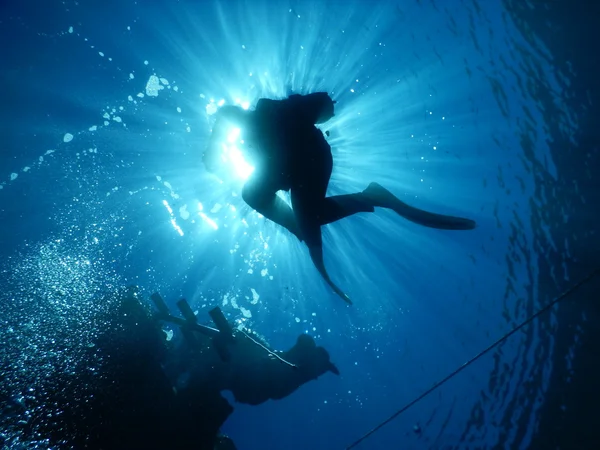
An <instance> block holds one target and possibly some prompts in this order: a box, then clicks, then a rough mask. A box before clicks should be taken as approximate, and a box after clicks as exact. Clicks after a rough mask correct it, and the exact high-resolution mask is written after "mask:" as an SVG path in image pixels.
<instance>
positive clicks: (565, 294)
mask: <svg viewBox="0 0 600 450" xmlns="http://www.w3.org/2000/svg"><path fill="white" fill-rule="evenodd" d="M598 275H600V269H596V270H594V271H592V272H591V273H590V274H589V275H588V276H586V277H585V278H583V279H582V280H580V281H579V282H577V283H575V284H574V285H573V286H571V287H570V288H569V289H567V290H566V291H564V292H563V293H562V294H560V295H559V296H558V297H556V298H555V299H554V300H552V301H551V302H550V303H548V304H547V305H546V306H544V307H543V308H542V309H540V310H539V311H538V312H536V313H534V314H532V315H531V316H529V317H528V318H527V319H525V321H523V322H521V323H520V324H519V325H517V326H516V327H515V328H513V329H512V330H510V331H509V332H508V333H506V334H505V335H503V336H502V337H500V338H499V339H498V340H497V341H495V342H493V343H492V344H490V345H489V346H488V347H486V348H485V349H484V350H482V351H481V352H479V353H478V354H476V355H475V356H473V357H472V358H471V359H470V360H468V361H467V362H465V363H464V364H463V365H462V366H459V367H457V368H456V369H455V370H454V371H452V372H451V373H450V374H448V375H447V376H446V377H444V378H442V379H441V380H440V381H438V382H437V383H435V384H434V385H433V386H431V387H430V388H429V389H427V390H426V391H425V392H423V393H422V394H420V395H419V396H418V397H416V398H415V399H413V400H412V401H410V402H408V403H407V404H406V405H404V406H403V407H402V408H400V409H399V410H398V411H396V412H395V413H394V414H392V415H391V416H390V417H388V418H387V419H385V420H384V421H383V422H381V423H380V424H379V425H377V426H376V427H375V428H373V429H372V430H370V431H369V432H367V433H366V434H364V435H363V436H362V437H360V438H359V439H357V440H356V441H354V442H353V443H352V444H350V445H349V446H348V447H346V450H350V449H351V448H354V447H356V446H357V445H358V444H360V443H361V442H362V441H364V440H365V439H367V438H368V437H369V436H371V435H372V434H374V433H376V432H377V431H379V430H380V429H381V428H383V427H384V426H385V425H387V424H388V423H390V422H391V421H392V420H394V419H395V418H396V417H398V416H399V415H400V414H402V413H403V412H404V411H406V410H407V409H408V408H410V407H411V406H413V405H414V404H415V403H417V402H419V401H421V400H423V399H424V398H425V397H427V396H428V395H429V394H431V393H432V392H433V391H435V390H436V389H437V388H439V387H440V386H441V385H442V384H444V383H446V382H447V381H448V380H450V379H451V378H453V377H454V376H455V375H458V374H459V373H460V372H462V371H463V370H464V369H466V368H467V367H468V366H470V365H471V364H473V363H474V362H475V361H477V360H478V359H479V358H481V357H482V356H483V355H485V354H486V353H488V352H489V351H490V350H492V349H493V348H494V347H496V346H498V344H501V343H502V342H504V341H505V340H506V339H508V338H509V337H511V336H512V335H513V334H515V333H516V332H517V331H519V330H520V329H521V328H523V327H524V326H525V325H528V324H529V323H531V322H532V321H533V320H534V319H536V318H537V317H539V316H540V315H542V314H544V313H545V312H546V311H548V310H550V309H551V308H552V307H553V306H554V305H556V304H557V303H558V302H560V301H561V300H563V299H564V298H565V297H568V296H569V295H571V294H572V293H573V292H575V291H576V290H577V289H579V288H580V287H581V286H582V285H584V284H585V283H587V282H588V281H590V280H592V279H593V278H595V277H596V276H598Z"/></svg>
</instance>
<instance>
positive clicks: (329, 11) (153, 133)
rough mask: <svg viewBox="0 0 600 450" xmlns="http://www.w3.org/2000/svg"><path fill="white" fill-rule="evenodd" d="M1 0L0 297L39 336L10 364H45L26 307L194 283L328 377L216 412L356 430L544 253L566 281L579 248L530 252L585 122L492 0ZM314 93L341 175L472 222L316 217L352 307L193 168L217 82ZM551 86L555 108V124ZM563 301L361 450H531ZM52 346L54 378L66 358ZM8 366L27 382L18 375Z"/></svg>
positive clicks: (478, 321)
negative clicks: (328, 366) (327, 367)
mask: <svg viewBox="0 0 600 450" xmlns="http://www.w3.org/2000/svg"><path fill="white" fill-rule="evenodd" d="M2 8H3V10H2V22H1V23H0V27H1V28H0V29H1V30H2V35H1V36H2V40H3V42H5V43H6V44H3V45H2V50H1V53H0V56H1V58H2V61H3V62H2V86H3V87H2V90H3V94H2V95H3V100H2V105H1V106H0V126H1V127H2V128H1V135H2V143H1V145H2V149H1V150H2V153H1V155H0V187H1V189H0V207H1V209H2V212H1V216H0V220H1V221H2V236H3V239H2V241H1V242H0V246H1V247H0V251H1V252H2V256H3V260H4V265H3V269H4V272H3V273H4V274H6V277H5V278H4V277H3V279H2V283H5V284H6V286H5V288H4V293H3V296H2V297H0V301H1V302H2V305H0V307H6V308H7V314H5V315H4V319H5V320H6V323H7V327H8V326H10V327H11V330H12V331H10V333H21V334H22V335H23V336H25V338H24V339H26V340H28V342H30V343H32V345H30V346H22V347H19V348H18V349H15V350H13V351H12V353H11V358H12V359H13V361H15V358H16V361H17V362H15V364H16V365H18V366H19V367H21V368H22V369H23V370H27V371H30V373H34V374H35V373H37V372H36V370H41V369H39V367H40V363H39V361H42V360H43V361H46V359H47V358H46V356H44V354H43V351H42V349H43V345H41V344H40V345H37V346H36V345H34V344H35V343H36V342H38V340H39V339H41V338H40V337H39V335H40V333H39V332H38V331H39V327H40V326H41V325H40V323H41V322H44V324H46V325H47V324H55V325H56V326H57V327H59V326H60V324H61V321H63V320H67V319H66V318H67V317H76V318H77V319H76V320H77V321H78V322H77V323H78V324H79V325H78V327H79V328H78V329H79V330H80V332H81V333H82V335H83V336H84V335H85V333H86V332H89V333H93V329H91V327H90V328H86V321H88V320H89V318H90V317H91V316H93V315H94V314H95V311H96V310H101V309H104V308H106V307H107V306H106V305H99V304H98V303H97V296H96V293H97V292H98V291H99V290H101V289H102V288H104V287H106V285H114V286H118V285H125V284H137V285H139V286H140V289H141V290H142V292H143V293H144V295H146V296H147V295H149V294H150V293H151V292H154V291H159V292H161V294H162V295H163V297H164V298H166V299H169V300H171V301H175V300H177V299H179V298H181V297H185V298H186V299H188V300H189V302H190V303H191V305H192V307H193V308H194V309H195V310H199V317H203V319H207V316H206V312H207V311H208V309H209V308H210V307H212V306H215V305H220V306H221V307H222V309H223V310H224V312H225V313H226V314H227V315H228V317H229V318H230V319H231V320H232V321H238V322H237V323H239V324H242V323H243V324H244V325H245V326H247V327H250V328H252V329H255V330H257V331H258V332H259V333H260V334H262V335H264V336H265V338H266V339H267V340H268V341H269V342H270V343H271V344H272V346H273V347H275V348H287V347H289V346H291V345H292V344H293V343H294V342H295V339H296V337H297V335H298V334H300V333H309V334H310V335H312V336H313V337H314V338H315V339H316V341H317V343H318V344H319V345H322V346H324V347H325V348H326V349H327V350H328V351H329V352H330V354H331V357H332V360H333V361H334V362H335V364H336V365H337V366H338V367H339V369H340V372H341V376H340V377H336V376H335V375H332V374H327V375H325V376H323V377H322V378H320V379H318V380H317V381H314V382H311V383H309V384H307V385H305V386H303V387H301V388H300V389H299V390H298V391H297V392H295V393H294V394H293V395H291V396H290V397H288V398H286V399H283V400H279V401H270V402H267V403H265V404H263V405H260V406H254V407H250V406H245V405H234V406H235V412H234V413H233V415H232V416H231V418H230V419H229V421H228V422H227V423H226V425H225V427H224V430H223V431H224V432H225V433H227V434H229V435H230V436H231V437H232V438H233V439H234V440H235V441H236V443H237V445H238V447H239V448H240V449H246V450H253V449H256V450H258V449H265V448H274V449H279V448H282V449H283V448H285V449H286V450H300V449H309V448H317V449H321V448H323V449H338V448H345V447H346V446H348V445H350V444H351V443H352V442H353V441H354V440H356V439H358V438H359V437H360V436H361V435H363V434H364V433H366V432H367V431H368V430H369V429H370V428H372V427H373V426H375V425H376V424H377V423H379V422H380V421H382V420H384V419H385V418H387V417H388V416H389V415H390V414H392V413H393V412H394V411H396V410H397V409H399V408H400V407H401V406H402V405H403V404H405V403H407V402H408V401H410V400H412V399H413V398H414V397H415V396H417V395H418V394H419V393H421V392H422V391H424V390H425V389H427V388H429V387H430V386H431V385H432V384H433V383H435V382H436V381H437V380H439V379H441V378H442V377H444V376H445V375H446V374H447V373H449V372H451V371H452V370H454V369H455V368H456V367H457V366H460V365H461V364H463V363H464V362H465V361H467V360H468V359H469V358H471V357H472V356H473V355H474V354H476V353H477V352H479V351H480V350H481V349H483V348H484V347H485V346H487V345H489V344H490V343H491V342H493V341H494V340H496V339H497V338H499V337H500V336H502V335H503V334H504V333H506V332H508V331H509V330H510V329H512V328H513V327H514V326H515V325H516V324H517V323H519V322H521V321H522V320H524V319H525V318H526V317H528V316H529V315H530V314H532V313H533V312H535V311H536V310H538V309H539V308H540V307H542V306H543V305H544V304H546V303H547V302H548V301H549V300H550V298H549V296H548V295H547V294H541V293H540V286H539V281H538V280H539V277H540V272H541V271H542V270H544V271H545V272H544V273H545V274H549V276H548V277H546V278H549V279H551V280H552V281H554V282H555V283H556V286H557V287H556V288H555V287H554V285H552V286H550V287H548V286H546V288H545V289H544V291H543V292H552V293H553V294H554V295H557V294H558V293H559V290H558V286H565V285H568V284H569V283H570V282H571V281H573V280H571V279H570V276H571V275H570V273H569V270H568V266H567V263H566V261H567V260H568V259H569V258H571V257H572V255H570V254H568V253H567V254H565V255H563V258H564V259H563V260H556V258H555V259H553V260H552V261H551V263H548V266H547V267H545V268H543V269H542V268H541V267H540V266H539V261H540V260H544V258H545V256H546V255H548V254H549V252H550V250H551V249H552V248H553V246H554V245H555V243H554V242H553V237H552V236H551V234H550V232H549V229H550V227H551V226H552V225H553V223H551V220H556V217H555V216H554V217H552V219H551V218H550V217H549V215H547V214H545V213H544V211H545V208H546V205H548V204H551V203H553V202H555V201H557V200H556V199H553V198H552V197H549V196H548V192H552V190H551V189H549V190H544V191H540V189H539V188H537V185H536V181H537V180H539V179H540V178H544V179H546V180H550V182H551V181H552V180H553V179H556V178H557V176H558V175H557V167H556V166H555V164H554V162H553V157H552V155H551V152H550V146H551V144H552V140H553V138H552V136H556V135H557V134H559V135H561V136H562V137H563V138H564V140H565V141H569V140H571V141H572V143H573V145H575V144H576V143H577V142H576V138H575V137H574V136H576V133H577V124H578V120H579V114H581V111H580V110H575V109H574V108H572V107H570V106H567V102H566V100H567V99H568V97H569V89H568V87H569V84H570V81H569V80H570V79H569V77H570V76H571V75H573V74H569V73H564V72H562V71H559V70H556V68H555V67H554V66H553V65H552V57H551V55H550V54H549V52H548V50H547V49H546V48H545V47H544V45H543V44H542V43H541V41H537V40H536V39H535V37H532V36H525V35H524V33H523V32H522V30H519V29H517V27H516V25H515V24H514V23H513V19H512V18H511V16H510V15H509V14H508V12H507V11H506V10H505V7H504V5H503V4H502V3H501V2H500V1H497V0H490V1H477V0H472V1H467V0H465V1H453V2H433V1H430V0H423V1H417V2H415V1H401V2H385V1H383V2H367V1H361V0H354V1H344V2H341V1H321V2H317V1H296V2H284V1H281V2H280V1H267V0H262V1H258V0H257V1H237V0H236V1H222V2H217V1H207V2H204V1H202V2H196V1H180V2H171V1H155V2H134V1H116V0H112V1H90V2H83V1H80V2H72V1H65V2H54V1H48V2H33V1H25V2H19V3H18V5H17V4H15V5H12V6H3V7H2ZM9 42H10V43H9ZM151 77H158V79H159V80H158V83H159V84H160V86H161V89H160V90H158V91H157V95H151V94H152V93H153V92H152V90H151V89H150V90H148V89H147V88H148V86H147V84H148V82H149V80H152V79H154V78H151ZM160 79H164V80H163V81H160ZM317 90H324V91H327V92H329V93H331V95H332V97H333V98H335V99H336V100H338V104H337V105H336V108H337V110H336V117H335V118H334V119H333V120H331V121H330V122H328V123H327V124H325V125H324V127H323V129H324V130H329V131H330V132H331V137H330V143H331V146H332V149H333V155H334V161H335V167H334V172H333V176H332V180H331V184H330V194H338V193H345V192H352V191H356V190H362V189H364V188H365V187H366V186H367V184H368V183H369V182H371V181H377V182H379V183H381V184H383V185H384V186H386V187H387V188H388V189H389V190H391V191H392V192H394V193H395V194H397V195H398V196H399V197H400V198H401V199H403V200H404V201H406V202H407V203H410V204H413V205H415V206H418V207H420V208H424V209H429V210H432V211H435V212H439V213H446V214H452V215H458V216H464V217H469V218H472V219H474V220H476V221H477V223H478V227H477V228H476V229H475V230H473V231H460V232H451V231H440V230H433V229H426V228H423V227H420V226H418V225H414V224H411V223H408V222H406V221H404V220H402V219H401V218H399V217H397V216H396V215H394V213H392V212H389V211H383V210H382V211H377V212H376V213H375V214H363V215H358V216H353V217H351V218H348V219H345V220H343V221H341V222H338V223H335V224H332V225H329V226H327V227H325V231H324V246H325V258H326V264H327V266H328V267H329V268H330V274H331V276H332V278H333V279H334V280H336V282H338V283H339V284H340V285H341V286H342V287H343V289H344V290H345V291H346V292H347V293H348V294H349V295H350V297H351V298H352V299H353V300H354V306H353V307H351V308H349V307H347V306H346V305H345V304H344V303H343V302H342V301H341V300H340V299H339V298H337V297H336V296H335V295H334V294H333V293H332V292H330V289H329V288H328V287H327V286H326V285H325V284H324V283H323V282H322V281H321V279H320V277H319V275H318V273H317V272H316V270H315V269H314V268H313V267H312V265H311V263H310V260H309V258H308V252H307V251H306V248H305V247H304V246H303V245H301V244H300V243H299V242H297V241H295V240H294V238H293V237H292V236H291V235H290V234H288V233H287V232H286V231H284V230H282V229H279V228H278V227H276V226H275V225H273V224H271V223H268V222H266V221H265V220H264V219H263V218H261V217H259V216H257V214H256V213H254V212H252V211H251V210H250V209H249V208H248V207H247V206H245V205H244V204H243V202H242V200H241V197H240V196H239V190H240V187H241V185H242V180H241V179H240V178H239V177H236V176H235V175H234V174H233V172H232V175H231V177H230V178H226V179H217V178H216V177H214V176H211V175H210V174H208V173H206V171H205V170H204V168H203V166H202V164H201V154H202V151H203V149H204V147H205V145H206V142H207V137H208V134H209V131H210V123H209V119H210V117H209V115H208V114H207V106H208V105H210V102H211V99H212V100H214V101H215V102H218V101H219V100H221V99H223V100H224V101H225V102H226V103H235V102H236V100H239V101H241V102H245V101H247V102H249V103H250V104H251V105H253V104H254V103H255V102H256V100H257V99H258V98H260V97H282V96H284V95H286V94H288V93H292V92H296V93H308V92H312V91H317ZM142 94H143V95H142ZM542 98H543V99H544V101H550V102H551V103H552V104H554V105H556V110H557V111H559V113H558V114H555V115H553V116H552V117H551V119H550V118H549V117H548V116H547V114H546V111H545V109H544V106H543V104H542V101H541V99H542ZM548 99H550V100H548ZM550 131H551V132H550ZM67 133H68V134H70V135H72V140H69V138H68V137H67ZM588 176H589V175H588V174H582V177H583V178H585V177H588ZM573 189H575V190H576V189H577V181H576V180H574V182H573ZM199 205H201V206H199ZM200 213H202V214H203V215H201V214H200ZM206 218H208V219H210V221H208V220H207V219H206ZM561 219H562V220H564V222H565V223H567V222H568V221H569V217H568V216H567V214H566V213H565V215H564V216H563V217H562V218H561ZM213 223H214V224H216V226H212V225H211V224H213ZM215 228H216V229H215ZM579 239H585V235H582V236H579ZM565 242H567V241H565ZM560 244H561V246H562V245H563V244H564V243H560ZM564 245H566V247H567V248H568V247H569V244H568V242H567V243H566V244H564ZM15 280H19V283H17V284H15V283H16V282H15ZM18 296H20V297H22V298H31V299H34V298H35V302H36V304H42V305H44V307H43V314H42V313H40V315H39V316H38V317H32V318H31V319H30V321H29V322H28V323H24V322H23V317H22V316H19V315H14V314H15V313H14V310H13V309H11V308H10V307H8V306H7V305H8V304H9V303H10V302H14V301H15V298H16V297H18ZM32 301H33V300H32ZM9 311H10V312H9ZM11 314H12V315H11ZM74 320H75V319H74ZM557 320H558V319H557V317H556V312H555V311H554V312H552V313H550V314H548V315H546V316H544V318H543V319H542V320H540V321H536V322H534V323H533V324H532V325H530V326H528V327H527V328H526V329H525V330H524V331H523V332H520V333H517V334H516V335H515V336H513V337H511V338H510V339H509V340H507V341H506V342H505V343H503V344H502V346H501V348H500V349H499V350H498V351H496V352H494V353H493V354H488V355H486V356H484V357H483V358H481V359H480V360H478V361H477V363H476V364H474V365H472V366H471V367H469V368H468V369H467V370H465V371H464V372H462V373H461V374H460V375H458V376H457V377H455V378H453V379H452V380H451V381H450V382H449V383H447V384H446V385H444V386H443V387H442V388H441V389H439V390H438V391H436V392H435V393H433V394H432V395H430V396H428V397H427V398H425V399H424V400H423V401H421V402H419V403H418V404H417V405H415V406H414V407H413V408H411V409H410V410H409V411H407V412H406V413H405V414H403V415H401V416H400V417H399V418H398V419H397V420H395V421H393V422H392V423H391V424H389V425H388V426H386V427H384V428H383V429H381V430H380V431H379V432H378V433H376V434H374V435H373V436H372V437H370V438H369V439H368V440H367V441H365V442H364V443H363V444H362V445H361V446H360V447H358V448H361V449H362V448H364V449H389V448H444V447H443V446H444V445H447V446H448V447H450V448H475V447H477V448H483V447H485V448H492V447H494V445H499V446H500V447H499V448H526V447H527V445H528V443H529V442H530V440H531V439H532V437H533V433H534V431H535V425H536V424H537V421H538V419H539V416H538V414H539V410H540V407H541V405H542V401H543V399H544V397H545V395H546V392H547V389H548V383H549V379H550V378H549V377H550V374H551V372H552V370H553V364H552V356H553V351H554V345H553V337H552V334H551V333H552V330H553V328H554V327H555V326H556V321H557ZM51 329H52V327H46V328H44V330H45V336H44V339H51V336H48V334H49V333H50V334H51V331H48V330H51ZM1 333H5V331H4V330H3V331H1ZM38 344H39V342H38ZM76 345H77V343H76V342H73V346H76ZM75 353H76V352H74V351H73V348H71V349H66V350H65V351H64V354H65V355H71V354H75ZM4 356H6V355H4ZM65 357H67V356H65ZM48 364H49V365H48V367H46V369H44V373H45V374H46V375H47V374H48V371H50V372H51V371H52V370H57V369H56V368H53V367H54V366H52V364H51V363H48ZM40 376H41V375H40ZM35 380H36V376H32V377H31V380H30V381H28V383H29V384H30V385H31V386H32V387H33V388H35V383H36V381H35ZM5 381H6V383H7V384H6V385H7V386H9V385H10V386H11V389H15V392H17V391H19V390H23V389H25V388H26V387H27V386H28V384H27V383H25V384H23V383H22V382H21V379H20V378H19V376H18V374H17V372H13V375H11V376H9V377H8V378H6V380H5ZM511 424H512V425H511ZM523 424H529V425H530V426H525V425H523ZM415 426H418V427H420V430H421V432H415V431H414V427H415ZM474 443H477V444H474ZM469 446H474V447H469ZM480 446H481V447H480Z"/></svg>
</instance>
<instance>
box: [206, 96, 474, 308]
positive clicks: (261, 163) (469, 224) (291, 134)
mask: <svg viewBox="0 0 600 450" xmlns="http://www.w3.org/2000/svg"><path fill="white" fill-rule="evenodd" d="M334 104H335V102H334V101H333V100H332V99H331V98H330V97H329V95H328V94H327V93H325V92H316V93H312V94H308V95H298V94H295V95H291V96H290V97H288V98H286V99H283V100H271V99H265V98H261V99H260V100H259V101H258V102H257V104H256V108H255V109H254V111H247V110H244V109H242V108H240V107H237V106H223V107H222V108H221V109H219V111H218V112H217V113H216V116H217V118H216V122H215V124H214V127H213V131H212V134H211V137H210V140H209V144H208V147H207V149H206V151H205V153H204V156H203V162H204V164H205V166H206V168H207V170H209V171H211V172H212V171H215V170H216V169H217V165H218V161H219V156H220V149H221V145H222V143H223V142H224V141H225V140H226V139H227V134H228V132H229V131H230V130H231V128H232V127H237V128H239V129H240V130H241V133H242V137H243V139H244V143H245V148H244V149H243V154H244V157H245V159H246V160H247V161H248V162H249V163H250V164H252V165H253V166H254V171H253V173H252V174H251V175H250V178H249V179H248V180H247V181H246V183H245V185H244V187H243V189H242V198H243V199H244V201H245V202H246V203H247V204H248V205H249V206H250V207H251V208H253V209H254V210H255V211H257V212H258V213H260V214H262V215H263V216H265V217H266V218H267V219H269V220H272V221H273V222H275V223H277V224H279V225H281V226H283V227H284V228H286V229H288V230H289V231H290V232H291V233H293V234H294V235H295V236H296V237H298V239H300V240H301V241H304V242H305V243H306V245H307V247H308V250H309V253H310V257H311V259H312V261H313V263H314V265H315V267H316V268H317V270H318V271H319V273H320V274H321V276H322V277H323V279H324V280H325V281H326V282H327V283H328V284H329V286H331V288H332V289H333V290H334V291H335V293H336V294H338V295H339V296H340V297H341V298H342V299H344V300H345V301H346V302H347V303H349V304H352V302H351V300H350V298H349V297H348V296H347V295H346V294H345V293H344V292H343V291H342V290H341V289H340V288H339V287H338V286H337V285H336V284H335V283H334V282H333V281H332V280H331V278H330V277H329V274H328V273H327V270H326V269H325V264H324V261H323V241H322V237H321V226H323V225H326V224H328V223H332V222H336V221H338V220H340V219H343V218H344V217H348V216H351V215H353V214H356V213H360V212H373V211H375V208H376V207H381V208H388V209H391V210H393V211H395V212H396V213H398V214H399V215H400V216H402V217H404V218H405V219H407V220H410V221H411V222H415V223H417V224H419V225H423V226H427V227H431V228H438V229H444V230H471V229H473V228H475V222H474V221H472V220H469V219H464V218H461V217H454V216H446V215H442V214H435V213H431V212H427V211H423V210H421V209H418V208H415V207H413V206H410V205H407V204H406V203H404V202H402V201H401V200H399V199H398V198H397V197H396V196H395V195H393V194H392V193H391V192H390V191H388V190H387V189H385V188H384V187H383V186H381V185H380V184H378V183H374V182H373V183H370V184H369V186H367V188H366V189H365V190H364V191H362V192H356V193H353V194H344V195H335V196H332V197H327V196H326V193H327V186H328V184H329V179H330V178H331V171H332V169H333V157H332V155H331V147H330V146H329V143H328V142H327V141H326V140H325V137H324V136H323V133H322V132H321V130H319V129H318V128H317V127H316V125H317V124H322V123H325V122H327V121H328V120H329V119H331V118H332V117H333V116H334ZM280 190H285V191H290V196H291V202H292V205H291V207H290V206H289V205H288V204H287V203H286V202H285V201H284V200H283V199H281V198H280V197H278V196H277V195H276V194H277V191H280Z"/></svg>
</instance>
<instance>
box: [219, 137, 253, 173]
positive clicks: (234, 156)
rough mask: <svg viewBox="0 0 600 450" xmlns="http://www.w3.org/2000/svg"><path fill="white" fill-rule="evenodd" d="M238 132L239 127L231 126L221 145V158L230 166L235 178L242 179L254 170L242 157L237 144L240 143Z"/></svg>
mask: <svg viewBox="0 0 600 450" xmlns="http://www.w3.org/2000/svg"><path fill="white" fill-rule="evenodd" d="M240 134H241V130H240V129H239V128H232V130H231V131H230V132H229V133H228V135H227V142H226V143H224V144H223V146H222V149H223V153H222V154H221V160H222V161H223V162H224V163H225V164H226V165H228V166H229V167H230V168H231V170H232V172H233V174H234V175H235V176H236V177H237V178H239V179H241V180H242V181H244V180H247V179H248V177H249V176H250V174H251V173H252V172H253V171H254V167H252V166H251V165H250V164H249V163H248V162H247V161H246V160H245V159H244V155H243V154H242V151H241V150H240V148H239V147H238V144H239V145H241V144H242V141H240Z"/></svg>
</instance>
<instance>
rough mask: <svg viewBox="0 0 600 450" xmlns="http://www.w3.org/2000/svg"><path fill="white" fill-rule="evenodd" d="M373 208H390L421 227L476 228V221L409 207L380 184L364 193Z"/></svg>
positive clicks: (370, 185)
mask: <svg viewBox="0 0 600 450" xmlns="http://www.w3.org/2000/svg"><path fill="white" fill-rule="evenodd" d="M363 194H364V195H365V196H366V197H367V199H368V200H369V201H371V203H372V204H373V206H379V207H382V208H389V209H391V210H393V211H395V212H396V213H397V214H399V215H400V216H402V217H404V218H405V219H406V220H410V221H411V222H414V223H416V224H419V225H423V226H426V227H430V228H438V229H440V230H472V229H473V228H475V227H476V223H475V221H473V220H471V219H465V218H463V217H455V216H446V215H444V214H436V213H431V212H428V211H424V210H422V209H419V208H415V207H414V206H410V205H407V204H406V203H404V202H403V201H402V200H400V199H399V198H398V197H396V196H395V195H394V194H392V193H391V192H390V191H388V190H387V189H386V188H384V187H383V186H381V185H380V184H379V183H371V184H369V186H368V187H367V189H365V190H364V191H363Z"/></svg>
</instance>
